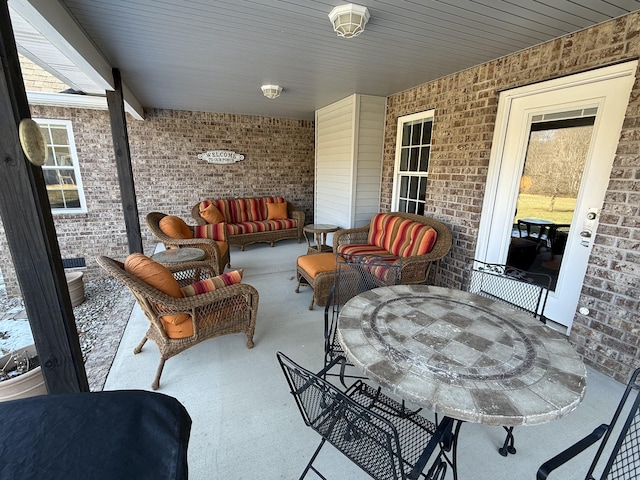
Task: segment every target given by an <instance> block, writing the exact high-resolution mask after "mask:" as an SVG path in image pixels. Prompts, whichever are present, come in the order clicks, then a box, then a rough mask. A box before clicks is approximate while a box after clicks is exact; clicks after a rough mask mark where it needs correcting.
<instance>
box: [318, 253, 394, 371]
mask: <svg viewBox="0 0 640 480" xmlns="http://www.w3.org/2000/svg"><path fill="white" fill-rule="evenodd" d="M345 260H346V263H343V262H336V270H335V276H334V283H333V286H332V287H331V290H330V292H329V297H328V299H327V304H326V306H325V307H324V366H325V367H326V366H327V365H328V364H329V363H331V362H332V361H333V360H334V359H335V358H336V357H338V356H344V351H343V350H342V346H341V345H340V343H339V342H338V339H337V337H336V331H337V325H338V316H339V314H340V309H341V308H342V307H343V306H344V304H345V303H347V302H348V301H349V300H351V299H352V298H353V297H355V296H356V295H359V294H360V293H363V292H366V291H368V290H372V289H374V288H378V287H385V286H389V285H397V284H399V283H400V272H401V270H402V265H401V264H400V263H399V262H398V263H395V262H394V263H391V262H385V261H384V260H383V259H382V258H381V257H377V258H375V257H371V256H368V258H366V259H365V258H358V256H355V255H352V256H350V257H348V258H346V259H345ZM346 365H347V366H349V365H350V364H349V363H347V364H346ZM343 367H344V365H343ZM327 375H338V374H334V373H330V372H327ZM340 375H341V378H364V377H362V376H360V375H346V374H345V373H344V371H342V372H341V373H340Z"/></svg>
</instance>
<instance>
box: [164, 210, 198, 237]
mask: <svg viewBox="0 0 640 480" xmlns="http://www.w3.org/2000/svg"><path fill="white" fill-rule="evenodd" d="M158 226H159V227H160V230H162V233H164V234H165V235H166V236H168V237H171V238H193V233H192V232H191V229H190V228H189V225H187V224H186V223H185V221H184V220H182V219H181V218H180V217H176V216H173V215H167V216H166V217H164V218H163V219H162V220H160V222H159V224H158Z"/></svg>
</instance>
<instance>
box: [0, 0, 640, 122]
mask: <svg viewBox="0 0 640 480" xmlns="http://www.w3.org/2000/svg"><path fill="white" fill-rule="evenodd" d="M55 1H57V0H46V2H49V3H53V2H55ZM25 3H26V4H34V5H37V4H42V5H45V1H44V0H9V5H10V6H12V4H15V5H19V4H25ZM59 3H60V4H62V5H63V6H64V7H65V8H66V9H67V10H68V12H67V13H69V14H70V16H71V18H72V19H74V20H75V22H77V24H78V25H79V26H80V29H81V30H80V31H83V32H84V33H85V34H86V36H87V37H88V38H89V39H90V41H91V42H92V43H93V46H95V47H96V48H97V50H99V51H100V52H101V54H102V56H103V57H104V60H106V62H107V63H108V64H110V65H111V66H113V67H116V68H118V69H119V70H120V73H121V76H122V80H123V82H124V83H125V84H126V86H127V87H128V89H129V90H130V92H131V94H132V95H133V97H135V98H136V99H137V100H138V101H139V103H140V104H141V105H142V106H144V107H147V108H166V109H177V110H192V111H211V112H221V113H239V114H251V115H263V116H269V117H289V118H299V119H312V118H313V112H314V111H315V110H316V109H317V108H320V107H323V106H325V105H328V104H330V103H332V102H334V101H337V100H339V99H341V98H344V97H346V96H348V95H351V94H353V93H361V94H369V95H380V96H388V95H390V94H394V93H398V92H400V91H402V90H405V89H408V88H411V87H414V86H416V85H419V84H421V83H424V82H427V81H430V80H433V79H436V78H439V77H442V76H444V75H447V74H450V73H454V72H457V71H460V70H463V69H465V68H468V67H471V66H474V65H478V64H480V63H483V62H486V61H488V60H492V59H495V58H498V57H501V56H504V55H508V54H510V53H513V52H515V51H518V50H521V49H524V48H527V47H530V46H532V45H536V44H539V43H542V42H545V41H547V40H549V39H552V38H556V37H559V36H562V35H564V34H566V33H569V32H574V31H577V30H580V29H582V28H585V27H588V26H590V25H594V24H596V23H600V22H603V21H606V20H608V19H611V18H615V17H618V16H621V15H624V14H626V13H628V12H630V11H634V10H637V9H639V8H640V3H639V2H638V1H637V0H610V1H604V0H509V1H507V0H413V1H410V0H386V1H383V0H380V1H379V0H362V1H360V2H359V4H360V5H364V6H367V7H368V8H369V12H370V14H371V18H370V20H369V23H368V24H367V26H366V28H365V31H364V32H363V33H362V34H361V35H360V36H358V37H355V38H352V39H344V38H339V37H337V36H336V34H335V33H334V32H333V30H332V28H331V24H330V22H329V19H328V17H327V14H328V13H329V12H330V11H331V9H332V8H333V7H334V6H336V5H341V4H343V3H347V2H340V1H339V0H318V1H314V0H60V1H59ZM47 5H48V4H47ZM43 8H44V7H42V8H41V12H43V15H44V16H45V17H47V16H51V15H53V14H51V13H47V12H46V11H44V9H43ZM22 11H24V10H22ZM12 18H13V15H12ZM25 20H26V23H27V25H22V26H20V25H21V24H20V23H19V22H17V21H16V20H14V30H15V33H16V42H17V43H18V45H19V48H20V51H21V52H22V53H25V54H26V55H27V56H28V57H29V58H31V59H32V60H34V61H36V63H39V64H40V65H43V66H44V65H48V69H49V71H56V72H58V74H59V75H61V76H62V77H64V78H65V79H66V80H67V81H68V82H70V84H75V85H77V86H79V87H80V88H81V89H83V90H84V91H90V90H91V87H87V85H86V83H83V82H84V81H85V80H86V76H87V74H86V72H84V73H83V70H86V68H85V66H84V65H82V62H79V61H78V60H77V59H73V58H72V59H71V60H70V62H71V63H72V64H73V65H75V66H76V71H77V77H76V74H75V73H74V72H73V69H69V68H68V67H69V62H67V64H66V65H61V64H64V63H65V62H62V61H61V60H60V57H59V55H55V54H53V53H51V48H50V47H46V48H45V46H44V45H43V42H42V39H41V38H39V39H37V35H35V34H34V32H33V31H31V32H29V28H31V29H32V30H33V28H35V29H36V30H37V29H40V30H43V28H42V27H39V26H36V27H33V26H31V27H30V26H29V25H28V24H29V22H30V19H29V14H28V13H27V14H25ZM34 23H36V25H38V23H37V22H34ZM53 23H54V25H60V24H59V23H57V24H56V23H55V22H53ZM16 24H18V25H16ZM57 28H58V29H59V30H60V29H63V27H57ZM64 28H65V29H66V27H64ZM40 33H42V34H43V35H44V37H47V39H48V40H50V41H51V42H53V43H54V44H56V43H58V44H59V43H60V42H61V40H60V39H59V38H57V36H56V35H51V34H47V33H46V32H40ZM61 33H62V34H63V35H64V34H65V32H61ZM52 36H53V37H54V38H53V39H51V38H50V37H52ZM64 42H71V43H73V40H71V39H70V38H69V37H68V36H67V37H66V40H64V41H63V43H64ZM57 46H59V45H57ZM74 47H75V46H74ZM78 50H81V49H80V48H76V51H78ZM60 51H62V52H64V51H65V48H61V50H60ZM69 56H71V57H72V55H68V57H69ZM79 63H80V65H78V64H79ZM74 82H75V83H74ZM263 83H272V84H278V85H281V86H282V87H283V88H284V91H283V93H282V95H281V96H280V97H279V98H277V99H274V100H269V99H267V98H265V97H263V96H262V92H261V91H260V85H262V84H263ZM104 88H105V87H104V84H103V83H100V82H97V90H100V89H104ZM102 91H104V90H102Z"/></svg>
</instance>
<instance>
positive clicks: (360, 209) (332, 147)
mask: <svg viewBox="0 0 640 480" xmlns="http://www.w3.org/2000/svg"><path fill="white" fill-rule="evenodd" d="M385 103H386V99H385V98H383V97H373V96H368V95H351V96H350V97H347V98H345V99H343V100H340V101H338V102H335V103H333V104H331V105H328V106H327V107H324V108H322V109H319V110H317V111H316V172H315V173H316V176H315V178H316V184H315V204H314V209H315V218H314V223H329V224H335V225H338V226H340V227H342V228H352V227H356V226H363V225H366V224H367V223H368V222H369V220H370V219H371V216H372V214H373V213H375V212H377V211H378V210H379V205H380V181H381V171H382V148H383V132H384V110H385Z"/></svg>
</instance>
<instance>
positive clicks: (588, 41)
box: [381, 13, 640, 382]
mask: <svg viewBox="0 0 640 480" xmlns="http://www.w3.org/2000/svg"><path fill="white" fill-rule="evenodd" d="M639 21H640V15H638V14H637V13H634V14H630V15H627V16H625V17H622V18H618V19H615V20H612V21H609V22H607V23H604V24H601V25H598V26H595V27H593V28H589V29H586V30H583V31H580V32H577V33H574V34H571V35H567V36H564V37H562V38H558V39H556V40H553V41H550V42H547V43H544V44H541V45H538V46H535V47H533V48H529V49H527V50H523V51H521V52H518V53H516V54H513V55H510V56H507V57H503V58H499V59H497V60H494V61H491V62H488V63H486V64H483V65H480V66H477V67H474V68H471V69H468V70H465V71H462V72H459V73H456V74H454V75H449V76H447V77H444V78H441V79H439V80H436V81H433V82H429V83H426V84H423V85H420V86H417V87H415V88H412V89H410V90H407V91H404V92H401V93H398V94H396V95H392V96H391V97H389V99H388V102H387V118H386V131H385V150H384V165H383V184H382V204H381V209H382V210H389V209H390V205H391V195H392V186H393V184H392V176H393V168H394V157H395V145H396V125H397V118H398V117H399V116H403V115H409V114H412V113H416V112H421V111H425V110H430V109H435V118H434V127H433V143H432V149H431V161H430V162H431V163H430V166H429V180H428V191H427V196H428V198H427V215H431V216H433V217H435V218H437V219H439V220H441V221H443V222H445V223H446V224H448V225H449V226H450V227H451V229H452V231H453V235H454V246H453V249H452V252H451V254H450V255H449V257H447V258H446V259H445V264H444V266H443V269H442V276H443V281H444V283H445V284H446V285H449V286H454V287H459V286H460V285H461V279H462V272H463V269H464V268H465V266H467V265H468V264H469V262H470V260H471V259H472V258H473V256H474V252H475V247H476V238H477V235H478V229H479V222H480V215H481V209H482V201H483V196H484V189H485V184H486V180H487V172H488V166H489V156H490V152H491V143H492V139H493V131H494V128H495V120H496V114H497V105H498V95H499V92H500V91H501V90H504V89H509V88H514V87H519V86H523V85H527V84H530V83H534V82H538V81H543V80H548V79H552V78H556V77H559V76H563V75H568V74H572V73H577V72H581V71H585V70H588V69H591V68H594V67H598V66H604V65H608V64H611V63H613V62H618V61H622V60H627V59H632V58H636V57H638V55H640V37H639V35H640V25H639ZM639 147H640V87H639V85H638V81H637V80H636V84H635V85H634V88H633V92H632V94H631V98H630V103H629V106H628V108H627V113H626V119H625V122H624V126H623V131H622V135H621V139H620V143H619V145H618V149H617V154H616V158H615V163H614V166H613V170H612V173H611V178H610V181H609V187H608V191H607V195H606V199H605V203H604V207H603V212H602V215H601V218H600V224H599V227H598V231H597V233H596V240H595V246H594V248H593V252H592V256H591V259H590V261H589V267H588V271H587V275H586V278H585V282H584V287H583V290H582V295H581V298H580V304H581V305H586V306H588V307H589V309H590V310H591V313H590V314H589V316H582V315H580V314H576V318H575V321H574V324H573V330H572V332H571V337H570V339H571V341H572V342H573V343H574V345H575V346H576V349H577V350H578V352H579V353H580V354H581V355H582V356H583V357H584V359H585V361H586V363H588V364H590V365H592V366H594V367H595V368H597V369H598V370H601V371H602V372H604V373H606V374H608V375H610V376H613V377H615V378H616V379H618V380H620V381H622V382H626V381H627V379H628V376H629V374H630V371H631V370H632V369H633V368H634V367H636V366H640V353H639V351H638V345H640V318H639V314H638V311H639V310H640V308H639V307H640V303H639V300H638V299H639V298H640V254H639V253H638V252H639V250H640V211H639V205H640V191H639V190H640V187H639V185H640V148H639Z"/></svg>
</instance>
